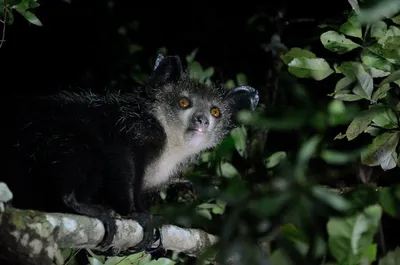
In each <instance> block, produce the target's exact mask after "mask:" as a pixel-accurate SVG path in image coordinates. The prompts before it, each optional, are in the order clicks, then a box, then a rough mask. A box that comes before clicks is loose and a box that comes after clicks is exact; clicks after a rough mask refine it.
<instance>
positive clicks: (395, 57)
mask: <svg viewBox="0 0 400 265" xmlns="http://www.w3.org/2000/svg"><path fill="white" fill-rule="evenodd" d="M365 49H367V50H368V51H370V52H372V53H374V54H375V55H376V56H378V57H381V58H383V59H384V60H386V61H388V62H389V63H391V64H399V65H400V55H399V54H398V52H396V51H388V50H385V49H383V48H382V47H381V46H380V45H379V44H378V43H374V44H372V45H370V46H368V47H365ZM381 70H382V69H381Z"/></svg>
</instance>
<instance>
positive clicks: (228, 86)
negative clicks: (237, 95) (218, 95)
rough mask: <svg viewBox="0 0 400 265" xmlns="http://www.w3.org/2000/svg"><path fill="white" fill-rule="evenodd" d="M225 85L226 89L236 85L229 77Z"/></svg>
mask: <svg viewBox="0 0 400 265" xmlns="http://www.w3.org/2000/svg"><path fill="white" fill-rule="evenodd" d="M225 87H226V88H227V89H233V88H234V87H236V84H235V82H234V81H233V80H232V79H229V80H228V81H226V83H225Z"/></svg>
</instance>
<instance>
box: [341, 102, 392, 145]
mask: <svg viewBox="0 0 400 265" xmlns="http://www.w3.org/2000/svg"><path fill="white" fill-rule="evenodd" d="M383 111H384V110H383V109H381V108H373V109H369V110H366V111H363V112H361V113H360V114H359V115H357V116H356V117H355V118H354V119H353V121H352V122H351V123H350V124H349V126H348V127H347V130H346V136H347V140H349V141H351V140H353V139H355V138H356V137H357V136H358V135H360V134H361V133H362V132H364V131H365V129H367V127H368V125H369V124H370V123H371V122H372V119H373V118H374V117H375V116H376V115H378V114H379V113H381V112H383Z"/></svg>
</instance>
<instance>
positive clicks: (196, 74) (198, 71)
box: [188, 62, 203, 80]
mask: <svg viewBox="0 0 400 265" xmlns="http://www.w3.org/2000/svg"><path fill="white" fill-rule="evenodd" d="M188 70H189V74H190V77H192V78H194V79H197V80H200V79H201V75H202V73H203V68H202V67H201V65H200V63H199V62H191V63H190V64H188Z"/></svg>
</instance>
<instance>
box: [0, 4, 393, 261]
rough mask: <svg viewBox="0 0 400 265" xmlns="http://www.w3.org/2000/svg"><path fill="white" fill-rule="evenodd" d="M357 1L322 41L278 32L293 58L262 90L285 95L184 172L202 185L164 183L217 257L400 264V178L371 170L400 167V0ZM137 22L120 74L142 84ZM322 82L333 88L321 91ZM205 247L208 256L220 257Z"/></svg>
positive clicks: (166, 203) (164, 201) (161, 208)
mask: <svg viewBox="0 0 400 265" xmlns="http://www.w3.org/2000/svg"><path fill="white" fill-rule="evenodd" d="M3 1H4V0H0V4H3V3H4V2H3ZM3 5H4V4H3ZM36 7H37V4H36V1H34V0H27V1H25V0H22V1H20V2H18V3H12V1H9V2H8V6H7V7H6V9H4V10H15V11H17V12H19V13H20V14H21V15H23V16H25V18H26V19H27V20H28V21H30V22H31V23H34V24H35V23H36V25H39V24H41V23H40V21H39V20H37V18H36V17H34V16H32V15H26V14H29V12H31V11H29V10H31V9H34V8H36ZM350 9H352V11H351V12H349V13H348V17H347V20H344V21H342V22H341V23H339V24H337V25H328V26H327V25H325V26H324V27H321V28H322V30H323V32H322V33H321V34H320V35H319V36H317V37H318V38H317V39H318V44H317V45H314V46H313V45H312V44H310V45H309V46H307V47H291V48H290V49H287V50H285V49H286V46H285V45H284V44H283V43H280V38H277V37H274V38H271V44H268V45H265V46H263V47H268V48H265V49H264V50H265V51H266V52H268V53H269V55H271V54H272V57H274V56H273V55H274V54H275V55H276V54H279V56H278V58H274V59H275V60H276V61H275V63H276V64H277V65H285V66H286V68H279V67H276V68H279V69H280V70H279V71H271V72H269V73H268V74H267V75H266V83H268V84H270V83H272V84H275V85H271V87H272V88H271V87H269V86H268V87H260V88H259V90H260V91H262V92H264V94H268V93H267V92H269V90H274V89H275V92H276V94H277V96H276V98H274V97H273V96H272V97H271V98H273V100H270V98H267V97H265V98H262V99H261V101H260V106H259V107H258V108H257V110H256V112H255V113H254V114H252V115H250V114H249V113H247V112H241V113H239V115H238V117H237V118H238V120H239V121H240V123H241V126H239V127H238V128H236V129H234V130H233V131H232V133H231V134H230V135H229V136H228V137H227V138H226V139H225V140H224V141H223V142H222V143H221V144H220V145H219V146H218V147H217V148H215V149H213V150H210V151H208V152H206V153H204V154H202V156H201V157H200V158H199V160H198V161H197V164H196V166H195V167H194V168H191V169H188V170H187V171H185V173H184V177H186V178H188V179H190V181H191V182H192V183H193V185H194V187H195V188H194V190H195V192H194V193H195V194H194V195H193V191H187V190H184V191H181V190H178V191H176V190H172V191H171V190H170V189H168V190H163V191H162V192H160V197H161V202H160V203H159V205H156V206H155V207H154V209H153V210H154V211H155V212H157V213H159V214H162V215H163V216H164V217H165V218H166V219H167V220H168V222H170V223H175V224H178V225H181V226H184V227H197V228H201V229H204V230H206V231H208V232H210V233H213V234H216V235H218V236H219V237H220V243H219V245H218V250H219V255H218V256H217V258H218V259H224V258H226V257H231V256H239V257H240V258H241V262H242V264H266V263H267V261H268V262H269V263H268V264H274V265H275V264H276V265H278V264H279V265H281V264H284V265H286V264H287V265H291V264H325V265H356V264H379V265H389V264H398V263H399V259H400V248H398V247H397V248H394V247H393V244H392V245H391V246H390V250H389V251H388V250H387V249H386V248H385V247H384V246H385V243H386V242H384V239H382V238H384V236H383V232H382V231H381V222H382V220H383V218H385V217H387V216H390V217H391V218H393V219H396V220H398V219H399V218H400V208H399V207H398V205H399V203H400V189H399V186H398V185H389V186H385V187H377V183H376V182H374V180H371V179H370V178H372V177H370V175H372V173H371V174H369V172H372V171H374V170H375V171H376V170H381V171H383V172H384V173H388V172H393V171H395V170H396V169H398V168H399V167H400V145H399V140H400V126H399V124H400V121H399V116H400V46H399V45H400V15H399V14H398V11H399V10H400V6H399V1H397V0H383V1H376V0H369V1H357V0H349V10H350ZM1 10H3V9H1ZM8 14H11V12H8ZM24 14H25V15H24ZM30 14H32V13H30ZM1 15H2V16H4V11H3V13H0V16H1ZM253 20H254V19H253ZM11 21H12V20H11V18H10V20H8V23H11ZM252 23H254V22H252ZM129 31H135V26H132V25H130V26H129V25H128V26H126V25H125V26H121V27H120V28H119V30H118V32H119V34H120V35H121V36H122V37H123V38H124V40H125V41H126V42H127V43H129V45H127V46H125V47H124V48H123V49H125V53H124V60H123V63H126V64H127V65H128V67H127V68H128V70H126V72H124V73H121V76H120V77H119V78H120V79H131V80H133V81H134V82H136V83H138V84H141V83H143V82H144V81H145V80H146V79H147V76H148V75H147V74H146V71H145V70H144V69H145V68H146V65H139V64H138V63H137V62H136V60H135V59H136V58H137V56H138V55H139V54H140V53H141V52H142V50H143V49H144V48H143V47H142V46H140V45H139V44H137V43H134V42H133V41H132V40H131V39H130V37H129V34H128V32H129ZM274 47H275V48H276V49H275V48H274ZM321 48H322V49H321ZM121 49H122V48H121ZM274 49H275V50H274ZM199 50H200V49H195V50H193V51H192V52H191V53H189V54H187V56H186V63H187V67H188V71H189V74H190V75H191V76H192V77H194V78H197V79H199V80H201V81H203V82H206V83H211V82H212V81H214V80H216V79H217V78H216V73H217V72H218V71H219V70H218V68H217V67H213V66H210V65H205V64H204V63H201V62H200V61H199V60H197V59H196V58H197V55H198V53H199ZM159 52H162V53H164V54H166V53H167V49H166V48H164V47H163V48H160V49H159ZM319 54H320V55H319ZM153 59H154V58H153ZM150 61H151V60H150ZM149 65H151V63H149ZM149 65H147V67H148V66H149ZM286 70H287V72H285V71H286ZM271 76H272V77H273V78H274V79H272V80H271ZM309 81H311V82H309ZM115 82H117V81H115ZM251 83H252V80H251V79H250V78H249V77H248V76H247V75H246V74H245V73H241V72H239V73H236V74H235V75H233V76H230V77H228V78H227V79H226V80H223V86H224V87H225V88H227V89H232V88H233V87H235V86H238V85H246V84H251ZM274 86H275V87H274ZM313 86H316V89H315V90H313V89H314V88H315V87H313ZM321 91H322V92H321ZM319 93H322V94H323V95H324V96H326V97H324V98H321V97H318V96H315V95H316V94H319ZM271 94H273V93H271ZM319 101H320V102H319ZM321 102H322V103H321ZM325 103H326V104H325ZM321 168H322V169H321ZM354 168H356V169H354ZM348 171H349V172H350V173H347V172H348ZM379 172H380V171H379ZM395 172H396V171H395ZM349 175H350V176H351V177H354V178H355V176H359V177H358V179H357V181H356V183H357V185H355V184H354V181H353V183H352V184H351V185H349V186H345V185H344V184H343V183H345V184H347V183H348V182H351V181H350V180H349V178H350V177H349ZM343 179H345V180H344V181H343ZM360 182H361V185H358V184H359V183H360ZM395 182H396V181H395ZM397 182H398V181H397ZM336 184H337V185H336ZM332 186H333V187H332ZM343 186H345V187H343ZM171 193H172V195H171ZM188 194H189V195H188ZM170 197H173V199H171V198H170ZM397 225H398V224H397ZM390 232H391V231H390ZM389 234H390V233H389ZM386 235H387V234H386ZM396 245H398V243H396ZM64 254H65V256H68V255H69V253H68V251H65V253H64ZM206 254H207V253H205V255H204V256H202V257H198V259H197V261H198V264H203V263H204V264H208V263H211V261H210V259H209V258H208V256H207V255H206ZM188 259H189V258H188V257H186V256H184V255H181V254H179V253H168V255H166V257H164V258H160V259H157V260H154V259H151V257H150V256H149V255H146V254H143V253H139V254H135V255H132V256H129V257H125V258H117V257H113V258H107V259H106V258H105V257H100V256H96V255H94V254H93V253H91V255H90V258H89V260H90V264H104V265H106V264H107V265H111V264H187V263H188ZM70 264H72V263H70Z"/></svg>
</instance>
